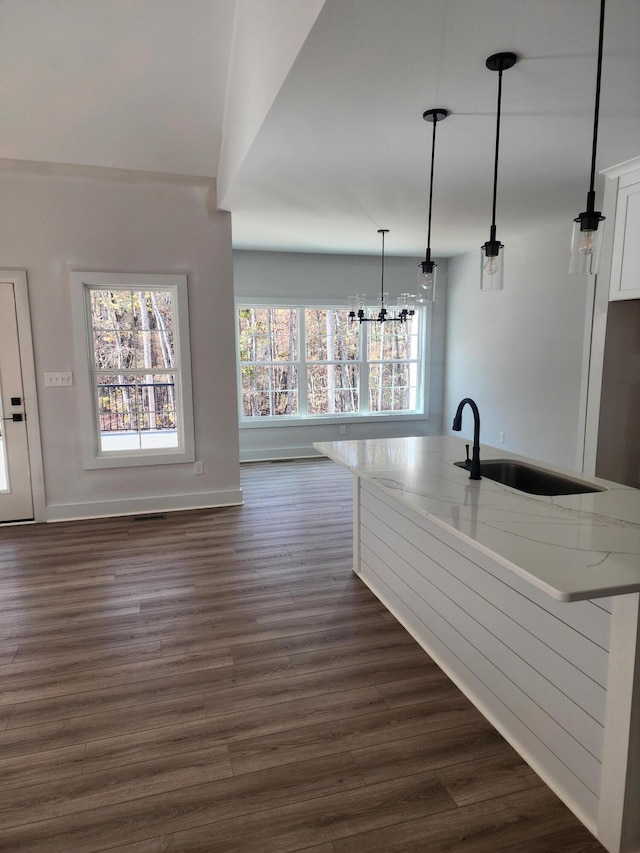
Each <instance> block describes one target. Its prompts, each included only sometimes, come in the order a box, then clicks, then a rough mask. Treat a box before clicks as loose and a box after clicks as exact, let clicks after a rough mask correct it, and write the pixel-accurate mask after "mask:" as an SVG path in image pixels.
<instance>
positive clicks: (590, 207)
mask: <svg viewBox="0 0 640 853" xmlns="http://www.w3.org/2000/svg"><path fill="white" fill-rule="evenodd" d="M604 5H605V0H600V32H599V34H598V70H597V74H596V104H595V109H594V116H593V143H592V146H591V180H590V183H589V195H588V196H587V212H589V213H593V211H594V208H595V198H596V192H595V181H596V151H597V148H598V121H599V117H600V81H601V77H602V48H603V45H604Z"/></svg>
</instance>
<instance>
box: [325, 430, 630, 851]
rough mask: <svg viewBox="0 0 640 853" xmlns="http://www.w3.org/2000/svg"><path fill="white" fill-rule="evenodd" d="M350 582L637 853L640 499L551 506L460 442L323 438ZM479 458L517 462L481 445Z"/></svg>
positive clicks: (575, 499)
mask: <svg viewBox="0 0 640 853" xmlns="http://www.w3.org/2000/svg"><path fill="white" fill-rule="evenodd" d="M316 447H317V448H318V450H320V451H321V452H322V453H324V454H326V455H327V456H329V457H330V458H332V459H333V460H335V461H336V462H339V463H340V464H341V465H344V466H345V467H346V468H348V469H349V470H351V471H352V472H353V474H354V475H355V476H354V571H356V572H357V574H358V575H359V576H360V577H361V579H362V580H363V581H364V582H365V583H366V584H367V585H368V586H369V588H370V589H371V590H372V591H373V592H374V594H375V595H376V596H377V597H378V598H379V599H380V600H381V601H382V602H383V603H384V604H385V605H386V607H387V608H388V609H389V610H390V611H391V612H392V613H393V614H394V615H395V616H396V618H397V619H398V620H399V621H400V622H401V623H402V624H403V625H404V627H405V628H406V629H407V630H408V631H409V632H410V633H411V634H412V635H413V636H414V637H415V639H416V640H417V641H418V642H419V643H420V644H421V645H422V646H423V648H424V649H425V650H426V651H427V652H428V653H429V655H430V656H431V657H432V658H433V659H434V660H435V661H436V662H437V663H438V664H439V665H440V666H441V667H442V669H443V670H444V671H445V672H446V673H447V674H448V675H449V676H450V678H452V680H453V681H454V682H455V683H456V684H457V685H458V686H459V687H460V689H461V690H462V691H463V692H464V693H465V694H466V695H467V696H468V697H469V698H470V699H471V701H472V702H474V704H475V705H476V706H477V707H478V708H479V709H480V710H481V711H482V713H483V714H484V715H485V716H486V717H487V718H488V719H489V720H490V721H491V722H492V723H493V724H494V725H495V727H496V728H497V729H498V730H499V731H500V732H501V733H502V734H503V735H504V737H505V738H506V739H507V740H508V741H509V742H510V743H511V744H512V745H513V746H514V747H515V748H516V749H517V750H518V752H519V753H520V754H521V755H522V756H523V757H524V758H525V760H527V761H528V763H529V764H530V765H531V766H532V767H533V768H534V770H536V771H537V772H538V774H539V775H540V776H541V777H542V778H543V779H544V780H545V781H546V782H547V784H549V785H550V786H551V787H552V788H553V789H554V790H555V791H556V793H557V794H558V795H559V796H560V797H561V798H562V799H563V800H564V802H565V803H566V804H567V805H568V806H569V807H570V808H571V809H572V810H573V811H574V813H575V814H576V815H577V816H578V817H579V818H580V819H581V820H582V821H583V823H584V824H585V825H586V826H587V827H588V828H589V829H590V830H591V831H592V832H593V833H594V835H596V836H597V837H598V838H599V840H600V841H601V842H602V844H603V845H604V846H605V847H606V848H607V849H608V850H610V851H611V853H630V851H634V850H640V809H639V808H638V807H637V803H638V798H639V797H640V784H639V781H640V760H639V758H640V695H639V694H640V689H639V687H638V677H637V675H636V670H637V668H638V667H637V662H638V661H637V658H638V651H639V645H640V642H639V637H640V617H639V602H640V491H638V490H635V489H631V488H629V487H626V486H621V485H618V484H615V483H610V482H607V481H604V480H599V479H597V478H591V479H590V478H582V477H580V475H577V474H574V473H571V472H567V471H561V470H560V469H556V468H553V467H552V466H549V465H546V464H541V463H536V462H534V461H533V460H525V461H527V462H529V463H531V464H534V465H539V466H540V467H542V468H545V469H547V470H552V471H558V472H559V473H562V474H564V475H566V476H569V477H571V478H573V479H575V480H578V481H581V482H589V483H593V484H594V486H595V487H597V488H599V489H603V490H602V491H596V492H591V493H587V494H572V495H562V496H552V497H549V496H540V495H533V494H526V493H524V492H520V491H517V490H515V489H513V488H510V487H509V486H505V485H501V484H500V483H496V482H493V481H492V480H489V479H486V478H484V479H482V480H470V479H469V473H468V471H466V470H465V469H464V468H459V467H456V466H455V465H454V463H455V462H458V461H460V460H464V458H465V441H464V440H463V439H460V438H454V437H449V436H440V437H421V438H401V439H383V440H368V441H353V442H351V441H342V442H325V443H321V444H317V445H316ZM481 457H482V458H483V459H485V460H486V459H488V458H492V459H499V458H505V459H517V460H522V457H517V456H515V455H514V454H505V453H504V452H501V451H499V450H497V449H495V448H488V447H482V449H481Z"/></svg>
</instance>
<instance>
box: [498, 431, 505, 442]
mask: <svg viewBox="0 0 640 853" xmlns="http://www.w3.org/2000/svg"><path fill="white" fill-rule="evenodd" d="M498 441H499V442H500V444H504V433H503V432H499V433H498Z"/></svg>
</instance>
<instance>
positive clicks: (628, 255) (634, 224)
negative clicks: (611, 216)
mask: <svg viewBox="0 0 640 853" xmlns="http://www.w3.org/2000/svg"><path fill="white" fill-rule="evenodd" d="M609 298H610V299H640V174H639V173H638V172H635V173H634V174H633V175H628V176H627V177H626V178H623V179H621V180H620V184H619V186H618V201H617V205H616V219H615V228H614V235H613V257H612V260H611V283H610V295H609Z"/></svg>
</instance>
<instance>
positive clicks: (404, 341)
mask: <svg viewBox="0 0 640 853" xmlns="http://www.w3.org/2000/svg"><path fill="white" fill-rule="evenodd" d="M237 324H238V325H237V332H238V359H239V376H240V407H241V408H240V416H241V418H242V419H245V422H247V420H248V419H263V420H264V419H269V421H270V422H274V421H275V420H278V419H279V420H283V419H288V418H311V417H318V418H327V417H343V416H353V415H356V416H362V415H372V416H376V417H377V416H381V415H387V416H388V415H394V414H395V415H410V414H413V415H415V414H422V413H423V394H422V349H423V344H422V336H423V326H424V319H423V316H422V312H421V311H420V310H419V311H417V312H416V314H415V315H414V317H413V318H411V319H410V320H409V321H408V322H407V323H402V324H401V323H393V322H387V323H383V324H379V323H363V324H362V325H360V324H359V323H352V322H350V320H349V317H348V311H347V310H346V309H345V310H343V309H337V308H329V307H296V308H293V307H276V306H256V305H239V306H238V308H237Z"/></svg>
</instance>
